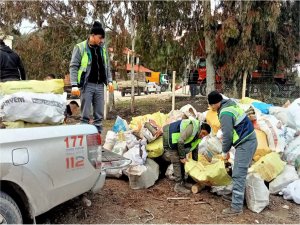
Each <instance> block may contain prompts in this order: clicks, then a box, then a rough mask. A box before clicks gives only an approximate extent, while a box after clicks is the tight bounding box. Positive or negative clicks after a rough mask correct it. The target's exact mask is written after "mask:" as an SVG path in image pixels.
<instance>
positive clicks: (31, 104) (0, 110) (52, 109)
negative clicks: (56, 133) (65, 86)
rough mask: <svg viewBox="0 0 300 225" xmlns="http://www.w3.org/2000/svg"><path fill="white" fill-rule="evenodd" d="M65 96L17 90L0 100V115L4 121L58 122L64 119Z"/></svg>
mask: <svg viewBox="0 0 300 225" xmlns="http://www.w3.org/2000/svg"><path fill="white" fill-rule="evenodd" d="M66 102H67V99H66V96H64V95H57V94H40V93H30V92H18V93H14V94H11V95H5V96H4V97H3V98H2V99H1V100H0V117H3V120H4V121H9V122H13V121H17V120H22V121H25V122H29V123H47V124H59V123H63V121H64V117H65V116H64V112H65V109H66Z"/></svg>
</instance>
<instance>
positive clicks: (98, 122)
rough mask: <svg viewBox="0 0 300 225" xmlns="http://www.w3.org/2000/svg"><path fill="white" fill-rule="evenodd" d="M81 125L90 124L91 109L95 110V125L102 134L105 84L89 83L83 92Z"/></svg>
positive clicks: (81, 97) (81, 96)
mask: <svg viewBox="0 0 300 225" xmlns="http://www.w3.org/2000/svg"><path fill="white" fill-rule="evenodd" d="M80 101H81V123H89V121H90V119H91V109H92V110H93V118H92V119H93V120H94V122H93V124H94V125H95V126H96V128H97V130H98V132H99V133H101V132H102V120H103V114H104V84H103V83H101V84H95V83H87V84H86V86H85V88H84V89H82V90H81V95H80Z"/></svg>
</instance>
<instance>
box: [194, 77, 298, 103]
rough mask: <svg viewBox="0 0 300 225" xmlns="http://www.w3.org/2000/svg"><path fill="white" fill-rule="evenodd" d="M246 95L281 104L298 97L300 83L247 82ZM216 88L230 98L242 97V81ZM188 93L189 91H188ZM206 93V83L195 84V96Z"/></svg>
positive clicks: (217, 85) (218, 85)
mask: <svg viewBox="0 0 300 225" xmlns="http://www.w3.org/2000/svg"><path fill="white" fill-rule="evenodd" d="M246 87H247V88H246V96H247V97H250V98H254V99H257V100H260V101H263V102H268V103H273V104H283V103H285V102H286V101H287V100H290V101H293V100H295V99H296V98H300V85H298V84H297V83H285V84H279V83H275V82H272V81H269V82H268V81H267V82H259V83H257V82H255V83H254V82H253V83H251V82H249V83H247V86H246ZM216 90H218V91H220V92H221V93H223V94H224V95H226V96H228V97H231V98H241V97H242V83H241V82H231V83H228V82H227V83H222V84H216ZM188 94H190V91H189V92H188ZM205 95H206V84H202V85H199V84H198V85H197V87H196V96H205Z"/></svg>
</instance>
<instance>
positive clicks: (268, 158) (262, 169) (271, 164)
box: [249, 152, 286, 182]
mask: <svg viewBox="0 0 300 225" xmlns="http://www.w3.org/2000/svg"><path fill="white" fill-rule="evenodd" d="M285 165H286V162H284V161H282V160H281V159H280V156H279V154H278V153H276V152H271V153H269V154H267V155H265V156H263V157H261V158H260V159H259V160H258V161H257V162H256V163H254V164H253V165H252V166H251V167H250V169H249V172H250V173H251V172H256V173H258V174H259V175H260V177H261V178H262V179H263V180H265V181H267V182H270V181H271V180H273V179H274V178H275V177H277V176H278V175H279V174H280V173H281V172H282V171H283V169H284V166H285Z"/></svg>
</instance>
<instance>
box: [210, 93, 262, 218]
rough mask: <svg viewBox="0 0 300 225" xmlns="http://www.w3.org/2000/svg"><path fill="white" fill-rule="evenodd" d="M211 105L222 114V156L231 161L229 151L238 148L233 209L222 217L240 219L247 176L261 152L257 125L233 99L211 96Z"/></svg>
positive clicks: (224, 211) (227, 210)
mask: <svg viewBox="0 0 300 225" xmlns="http://www.w3.org/2000/svg"><path fill="white" fill-rule="evenodd" d="M208 104H209V105H210V107H211V108H212V110H214V111H217V112H218V117H219V120H220V123H221V129H222V133H223V142H222V156H223V159H225V160H228V159H229V150H230V148H231V147H232V146H234V147H235V149H236V150H235V155H234V166H233V171H232V180H233V187H232V200H231V207H230V208H227V209H224V210H223V211H222V214H226V215H237V214H240V213H242V212H243V206H244V195H245V186H246V176H247V172H248V167H249V166H250V163H251V161H252V158H253V155H254V153H255V151H256V148H257V140H256V134H255V132H254V128H253V125H252V123H251V121H250V120H249V118H248V116H247V115H246V114H245V112H244V111H243V110H242V109H241V108H240V107H239V106H238V105H237V104H236V103H235V102H234V101H232V100H231V99H223V97H222V95H221V94H220V93H219V92H217V91H212V92H211V93H209V94H208Z"/></svg>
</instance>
